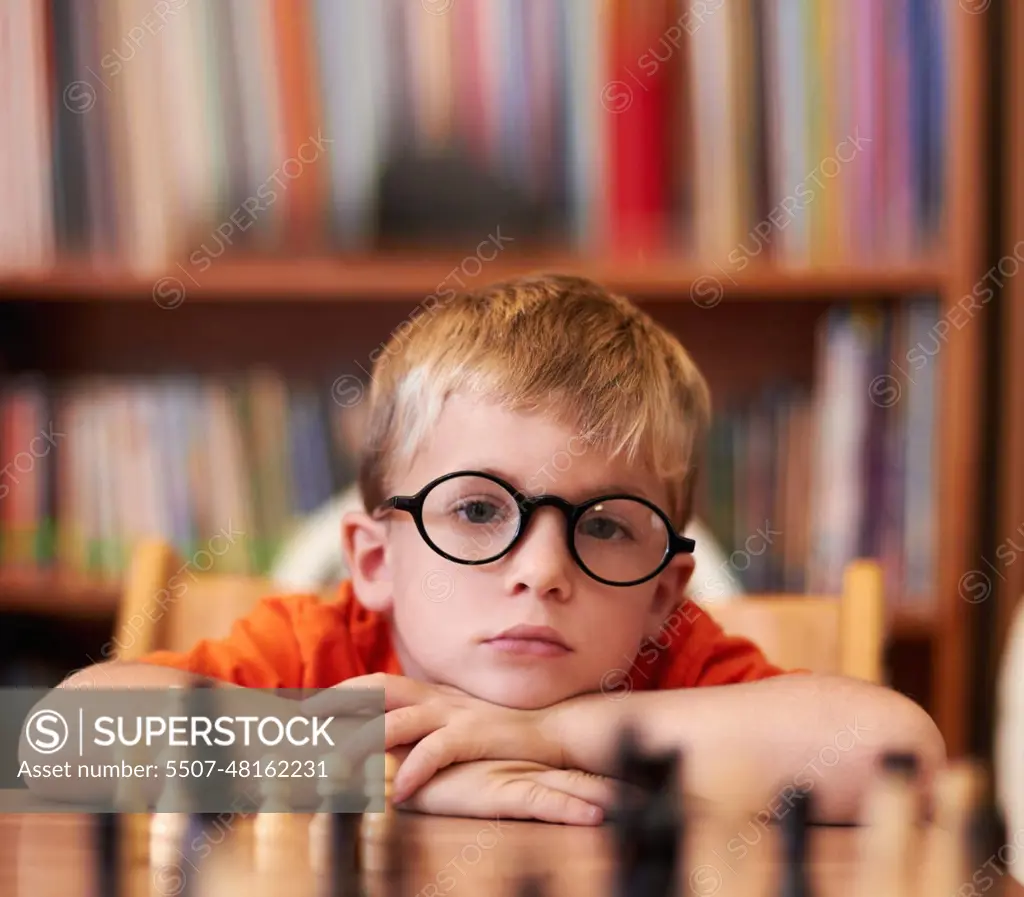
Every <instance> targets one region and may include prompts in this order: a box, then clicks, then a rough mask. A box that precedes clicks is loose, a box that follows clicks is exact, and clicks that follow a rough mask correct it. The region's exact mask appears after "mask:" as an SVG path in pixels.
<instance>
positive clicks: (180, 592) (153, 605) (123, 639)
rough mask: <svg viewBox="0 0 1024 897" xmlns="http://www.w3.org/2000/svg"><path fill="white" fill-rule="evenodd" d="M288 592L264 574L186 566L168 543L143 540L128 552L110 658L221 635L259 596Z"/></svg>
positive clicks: (187, 644)
mask: <svg viewBox="0 0 1024 897" xmlns="http://www.w3.org/2000/svg"><path fill="white" fill-rule="evenodd" d="M286 592H287V589H282V588H281V586H280V585H279V584H277V583H274V582H273V581H271V580H270V579H267V578H264V577H257V576H235V575H227V574H212V573H205V574H204V573H202V572H200V571H199V570H197V569H196V567H195V565H186V563H185V562H184V561H183V560H182V559H181V557H180V556H179V555H178V553H177V552H176V551H175V549H174V547H173V546H172V545H171V544H170V543H168V542H165V541H162V540H158V539H157V540H147V541H144V542H141V543H139V544H138V545H137V546H136V547H135V549H134V551H133V552H132V560H131V564H130V566H129V569H128V573H127V577H126V579H125V588H124V593H123V595H122V598H121V604H120V606H119V608H118V613H117V619H116V622H115V628H114V638H113V640H112V641H113V651H112V653H111V657H112V658H115V659H117V660H134V659H136V658H138V657H140V656H142V655H143V654H147V653H149V652H150V651H156V650H170V651H185V650H187V649H189V648H191V647H192V646H193V645H194V644H195V643H196V642H198V641H199V640H200V639H203V638H222V637H223V636H226V635H227V634H228V633H229V632H230V630H231V626H232V624H233V623H234V622H235V621H236V620H237V619H239V618H240V617H243V616H245V615H246V614H247V613H248V612H249V611H250V610H251V609H252V608H253V607H254V606H255V605H256V604H257V603H258V602H259V601H260V599H262V598H265V597H267V596H269V595H281V594H284V593H286ZM322 597H325V596H322Z"/></svg>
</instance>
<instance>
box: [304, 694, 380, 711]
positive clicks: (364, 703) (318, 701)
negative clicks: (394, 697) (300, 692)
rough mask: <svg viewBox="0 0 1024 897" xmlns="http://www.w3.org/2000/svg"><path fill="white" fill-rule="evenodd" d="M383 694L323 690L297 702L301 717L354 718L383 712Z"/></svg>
mask: <svg viewBox="0 0 1024 897" xmlns="http://www.w3.org/2000/svg"><path fill="white" fill-rule="evenodd" d="M384 697H385V693H384V692H383V691H381V690H379V689H374V690H372V691H371V690H370V689H365V690H362V689H360V690H352V691H349V690H347V689H344V690H343V689H339V688H325V689H324V690H323V691H318V692H317V693H316V694H315V695H311V696H310V697H308V698H305V699H304V700H302V701H300V702H299V713H301V714H302V715H303V716H342V717H356V716H366V715H372V714H379V713H383V712H384Z"/></svg>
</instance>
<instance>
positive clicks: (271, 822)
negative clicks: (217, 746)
mask: <svg viewBox="0 0 1024 897" xmlns="http://www.w3.org/2000/svg"><path fill="white" fill-rule="evenodd" d="M279 759H280V758H278V757H276V756H274V755H270V756H267V757H264V758H263V760H262V762H261V763H260V769H261V770H263V771H264V772H263V774H262V775H261V778H260V782H259V785H260V794H261V796H262V798H263V801H262V803H261V804H260V807H259V811H258V812H257V814H256V819H255V821H254V823H253V839H254V845H253V850H254V856H253V859H254V863H255V866H256V870H257V871H258V872H282V871H287V870H288V869H290V868H294V867H295V866H296V865H297V864H298V863H300V862H302V860H303V857H302V851H301V850H300V845H301V844H302V842H303V841H304V840H305V838H306V831H305V828H306V827H305V825H304V824H302V823H301V822H300V821H298V820H297V819H296V815H295V813H294V803H293V801H292V792H293V790H294V789H293V783H292V780H291V779H290V778H289V777H288V776H282V775H274V774H271V775H267V774H266V773H267V772H268V771H271V770H272V771H275V772H277V771H280V767H281V764H280V763H279V762H278V761H279Z"/></svg>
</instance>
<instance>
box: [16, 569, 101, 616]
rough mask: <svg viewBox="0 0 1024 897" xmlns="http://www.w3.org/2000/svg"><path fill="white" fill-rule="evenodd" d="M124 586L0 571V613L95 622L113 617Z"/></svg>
mask: <svg viewBox="0 0 1024 897" xmlns="http://www.w3.org/2000/svg"><path fill="white" fill-rule="evenodd" d="M120 597H121V583H120V582H118V581H104V580H100V579H96V578H93V577H89V576H84V575H82V574H78V573H67V572H57V571H49V570H32V569H21V568H16V567H4V568H0V613H29V614H39V615H42V616H53V617H62V618H67V619H73V618H95V617H106V616H113V614H114V613H115V611H116V610H117V604H118V601H119V600H120Z"/></svg>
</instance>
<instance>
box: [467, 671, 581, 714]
mask: <svg viewBox="0 0 1024 897" xmlns="http://www.w3.org/2000/svg"><path fill="white" fill-rule="evenodd" d="M463 690H464V691H467V692H470V693H472V694H474V695H475V696H476V697H478V698H481V699H482V700H484V701H489V702H490V703H491V704H500V705H501V706H502V707H511V708H513V709H515V710H540V709H542V708H544V707H550V706H551V705H552V704H557V703H559V702H560V701H564V700H566V699H567V698H571V697H573V696H574V695H576V694H578V690H577V689H572V688H567V687H564V686H561V685H559V684H558V683H555V682H552V681H551V680H550V679H548V678H545V679H544V680H538V681H530V680H528V679H527V680H524V679H523V678H521V677H519V678H516V677H511V676H501V677H494V678H489V679H486V680H484V681H483V682H480V681H478V682H476V683H474V687H473V688H468V687H466V688H463Z"/></svg>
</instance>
